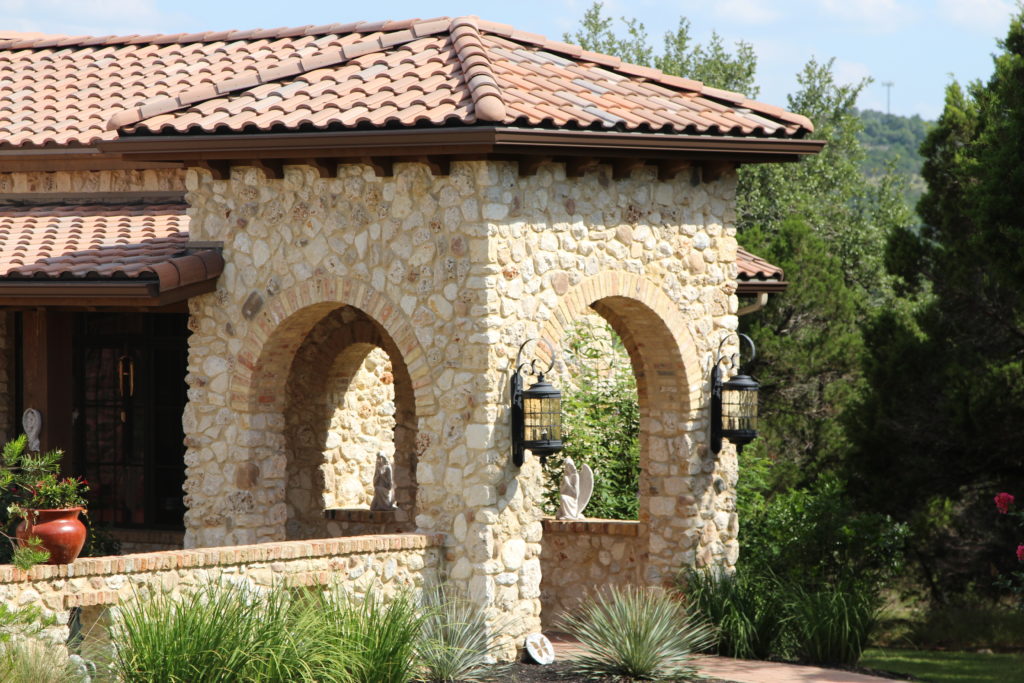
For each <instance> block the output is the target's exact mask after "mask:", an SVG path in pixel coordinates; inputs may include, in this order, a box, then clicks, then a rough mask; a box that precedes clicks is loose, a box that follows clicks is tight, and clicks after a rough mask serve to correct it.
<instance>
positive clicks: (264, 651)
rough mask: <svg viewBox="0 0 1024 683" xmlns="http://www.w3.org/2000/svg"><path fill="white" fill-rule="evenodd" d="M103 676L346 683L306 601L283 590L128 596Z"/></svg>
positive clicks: (215, 587)
mask: <svg viewBox="0 0 1024 683" xmlns="http://www.w3.org/2000/svg"><path fill="white" fill-rule="evenodd" d="M114 621H115V623H114V628H113V631H112V637H113V642H114V643H115V645H114V647H113V648H112V651H111V654H110V662H109V663H108V666H107V668H108V671H109V673H110V674H111V677H112V678H114V679H115V680H123V681H140V682H145V681H161V682H167V683H178V682H181V683H185V682H186V681H187V682H189V683H228V682H229V681H338V682H347V681H350V680H353V679H351V678H350V677H349V676H348V675H347V673H346V667H345V666H344V663H345V662H344V660H345V652H343V651H332V650H329V649H328V646H329V645H334V644H336V641H335V640H328V639H325V638H323V637H322V628H321V627H322V620H320V619H318V618H316V615H315V614H314V613H313V612H311V611H310V606H309V604H308V601H304V600H299V599H295V598H294V597H293V596H292V595H291V594H290V593H289V592H288V591H287V590H286V589H284V588H274V589H270V590H257V589H255V588H251V587H248V586H245V585H235V584H230V583H223V584H211V585H208V586H205V587H203V588H199V589H196V590H194V591H191V592H189V593H186V594H184V595H181V596H177V597H173V596H170V595H167V594H163V593H158V594H156V595H152V596H148V595H136V596H135V598H134V599H132V600H129V601H128V602H126V603H124V604H122V605H121V606H119V607H118V608H117V614H116V617H115V620H114Z"/></svg>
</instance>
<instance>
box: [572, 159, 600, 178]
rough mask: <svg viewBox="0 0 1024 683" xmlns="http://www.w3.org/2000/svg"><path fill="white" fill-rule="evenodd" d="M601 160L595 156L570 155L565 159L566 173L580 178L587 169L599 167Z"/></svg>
mask: <svg viewBox="0 0 1024 683" xmlns="http://www.w3.org/2000/svg"><path fill="white" fill-rule="evenodd" d="M600 163H601V161H600V160H599V159H597V158H595V157H569V158H568V159H566V160H565V175H566V176H567V177H569V178H579V177H580V176H582V175H583V174H584V173H586V172H587V171H590V170H593V169H595V168H597V167H598V165H599V164H600Z"/></svg>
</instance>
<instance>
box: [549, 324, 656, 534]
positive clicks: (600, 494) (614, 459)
mask: <svg viewBox="0 0 1024 683" xmlns="http://www.w3.org/2000/svg"><path fill="white" fill-rule="evenodd" d="M563 347H564V348H565V350H566V357H567V367H568V370H569V375H570V376H571V381H570V383H569V384H568V385H567V386H565V387H563V394H564V397H563V399H562V424H563V426H564V429H565V432H564V435H563V440H564V441H565V448H564V450H563V451H562V452H561V453H558V454H555V455H553V456H551V457H549V458H548V459H547V463H546V464H545V466H544V471H545V474H546V490H545V495H544V500H545V510H546V512H548V513H549V514H553V513H554V512H555V511H556V510H557V509H558V503H559V490H558V488H559V485H560V484H561V478H562V471H563V463H564V461H565V458H566V457H572V459H573V462H575V463H576V465H577V467H580V466H583V465H590V467H591V468H592V469H593V470H594V472H595V473H596V474H597V476H595V478H594V493H593V496H592V498H591V499H590V505H589V506H588V507H587V510H586V515H587V516H588V517H596V518H605V519H637V516H638V514H639V512H638V511H639V500H638V497H637V491H638V490H639V487H640V446H639V434H640V409H639V406H638V404H637V390H636V378H635V377H634V376H633V368H632V365H630V362H629V355H628V354H627V353H626V350H625V347H624V346H623V344H622V340H621V339H619V336H618V335H617V334H615V332H614V330H612V328H611V327H610V326H609V325H608V324H607V323H604V322H603V321H601V322H599V323H596V324H594V323H591V322H590V321H583V322H580V323H577V324H576V325H575V326H574V327H573V328H572V329H571V330H570V332H569V334H568V335H567V337H566V340H565V341H564V343H563ZM572 385H575V386H572Z"/></svg>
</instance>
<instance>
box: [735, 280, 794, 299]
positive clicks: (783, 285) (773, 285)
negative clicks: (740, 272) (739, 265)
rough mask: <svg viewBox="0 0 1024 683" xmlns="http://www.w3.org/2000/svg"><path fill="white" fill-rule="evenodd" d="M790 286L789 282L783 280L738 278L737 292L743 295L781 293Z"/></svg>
mask: <svg viewBox="0 0 1024 683" xmlns="http://www.w3.org/2000/svg"><path fill="white" fill-rule="evenodd" d="M788 288H789V283H788V282H785V281H782V280H738V281H737V284H736V293H737V294H739V295H741V296H749V295H751V294H761V293H762V292H764V293H766V294H780V293H782V292H785V291H786V290H787V289H788Z"/></svg>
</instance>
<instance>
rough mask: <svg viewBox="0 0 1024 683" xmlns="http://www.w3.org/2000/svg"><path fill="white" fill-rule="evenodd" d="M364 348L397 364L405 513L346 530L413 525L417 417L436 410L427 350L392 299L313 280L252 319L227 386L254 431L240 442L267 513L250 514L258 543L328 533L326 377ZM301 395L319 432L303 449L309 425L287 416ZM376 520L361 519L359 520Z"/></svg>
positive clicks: (335, 375)
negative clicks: (304, 428)
mask: <svg viewBox="0 0 1024 683" xmlns="http://www.w3.org/2000/svg"><path fill="white" fill-rule="evenodd" d="M346 311H347V312H348V314H351V315H354V317H353V318H352V319H351V320H346V319H345V316H346V313H345V312H346ZM325 339H329V343H324V340H325ZM358 345H365V347H368V348H381V349H383V350H384V351H385V352H386V353H387V356H388V358H389V359H390V361H391V363H392V368H393V370H392V372H393V375H394V382H395V412H394V419H395V423H396V424H395V439H394V443H395V451H396V452H395V456H396V465H401V466H400V467H396V474H398V476H397V477H396V478H397V483H398V493H399V496H400V502H402V503H403V504H404V505H405V512H404V514H402V515H398V516H397V517H395V516H393V517H392V518H391V519H389V520H388V521H391V522H394V523H393V524H390V525H389V526H385V528H383V529H382V528H379V526H373V528H372V529H371V528H367V527H366V526H365V524H364V525H363V526H359V525H358V524H356V525H349V526H347V527H346V529H345V531H344V533H345V534H346V535H347V534H349V533H352V534H358V533H371V532H378V533H379V532H381V531H385V530H386V531H395V530H397V529H396V528H395V527H396V525H397V526H398V527H400V528H401V529H406V528H410V527H411V520H412V519H413V517H414V514H413V505H414V500H415V470H414V468H415V461H416V449H417V446H416V435H417V430H418V421H419V419H420V418H422V417H423V416H424V414H428V415H429V414H431V413H432V412H433V411H434V410H435V408H434V401H433V395H432V393H431V392H430V391H429V387H428V386H427V382H426V381H424V379H425V377H426V375H427V369H426V363H425V356H424V354H423V352H422V350H421V349H420V347H419V344H418V342H417V340H416V337H415V334H414V333H413V328H412V326H411V324H410V323H409V321H408V320H407V319H406V318H405V316H404V315H403V314H402V313H401V311H400V310H398V309H397V308H396V307H395V306H394V305H393V304H392V303H391V302H390V301H388V300H387V298H386V297H384V296H383V295H381V294H380V293H378V292H374V291H373V290H371V289H370V288H369V287H367V286H365V285H364V284H362V283H360V282H358V281H354V280H340V279H316V280H310V281H308V282H306V283H303V284H301V285H298V286H296V287H294V288H291V289H289V290H285V291H282V292H280V293H279V294H278V295H277V296H276V297H275V298H274V299H273V300H272V302H271V303H270V305H268V306H266V307H265V308H264V309H263V310H262V311H260V312H259V314H258V315H257V316H254V319H253V321H252V324H251V325H250V327H249V334H248V336H247V338H246V339H245V341H244V342H243V347H242V351H241V353H239V354H238V361H237V362H236V363H235V366H234V368H233V373H232V376H231V381H230V384H229V398H230V404H231V407H232V408H233V409H234V412H235V414H236V416H237V419H238V421H239V422H240V425H241V427H242V428H244V429H245V433H246V435H247V436H246V438H245V439H244V440H243V441H242V442H241V443H238V444H237V450H236V453H235V459H236V462H238V465H237V466H236V467H237V468H241V469H244V470H246V471H247V472H248V473H249V474H248V476H249V478H250V479H251V480H252V481H253V484H252V485H253V487H254V488H256V489H257V490H256V491H255V499H256V505H258V506H259V509H260V514H253V515H251V516H250V517H249V518H248V519H246V520H245V521H246V522H251V523H252V525H253V526H254V527H256V533H255V536H256V540H258V541H269V540H285V539H288V538H292V537H302V538H310V537H315V536H324V535H327V533H328V530H327V524H326V522H325V520H324V501H323V497H322V494H320V493H319V492H318V491H315V489H317V488H318V487H320V488H321V490H322V486H323V483H324V475H323V469H322V467H321V466H322V465H323V451H324V448H325V445H326V439H327V436H328V430H327V429H326V427H325V424H324V420H323V417H324V413H325V412H326V410H327V406H326V396H327V394H328V392H329V391H330V389H331V387H330V386H329V383H330V382H332V381H333V382H335V383H337V382H344V381H345V377H344V375H345V373H347V372H351V371H352V370H353V362H355V361H356V360H359V361H361V360H362V358H361V357H359V358H357V357H358V352H357V353H356V356H352V355H347V356H346V355H345V354H344V351H345V349H347V348H349V349H350V348H352V347H354V346H358ZM297 361H298V363H297ZM355 367H358V363H356V365H355ZM336 387H337V385H335V388H336ZM304 401H308V406H309V411H308V412H309V413H310V414H311V415H313V416H314V417H313V420H314V421H319V423H320V428H319V429H318V430H317V431H316V433H315V434H314V435H313V437H312V441H311V442H310V443H309V444H306V445H299V446H298V447H296V445H297V444H300V442H301V441H302V440H301V439H298V438H296V436H297V435H296V432H297V431H298V430H300V429H301V428H302V425H300V424H298V423H297V422H296V420H294V419H292V420H291V421H290V420H289V413H291V414H292V417H293V418H294V415H295V414H297V413H299V412H301V409H302V408H303V406H304V405H306V404H304V403H303V402H304ZM289 406H294V407H295V408H294V409H292V410H289ZM312 454H316V455H315V456H314V455H312ZM399 472H400V473H399ZM299 491H301V493H299ZM373 520H374V518H373V516H368V515H364V516H363V517H362V518H360V519H359V520H356V522H373Z"/></svg>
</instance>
